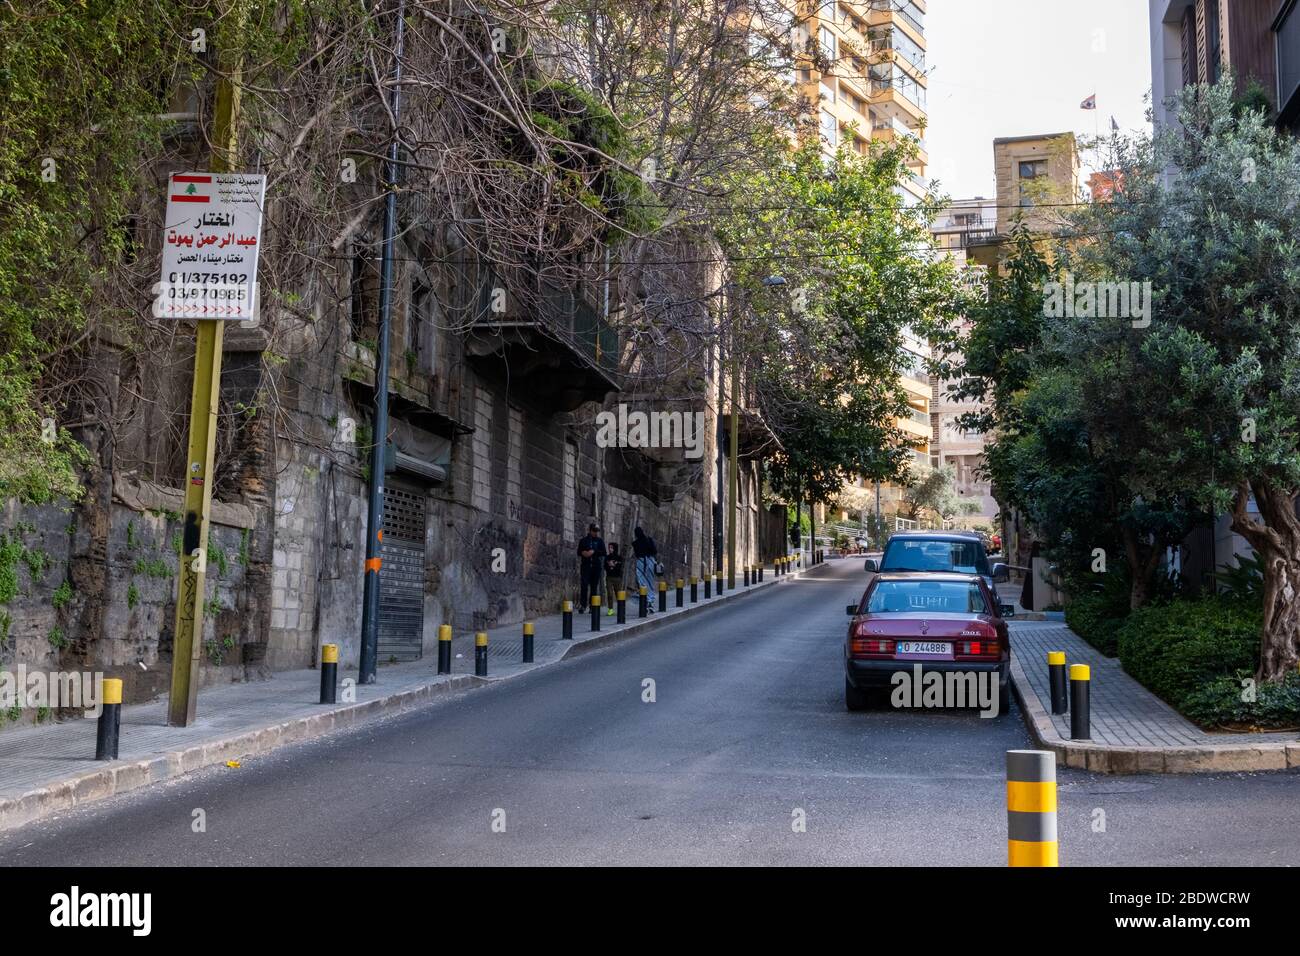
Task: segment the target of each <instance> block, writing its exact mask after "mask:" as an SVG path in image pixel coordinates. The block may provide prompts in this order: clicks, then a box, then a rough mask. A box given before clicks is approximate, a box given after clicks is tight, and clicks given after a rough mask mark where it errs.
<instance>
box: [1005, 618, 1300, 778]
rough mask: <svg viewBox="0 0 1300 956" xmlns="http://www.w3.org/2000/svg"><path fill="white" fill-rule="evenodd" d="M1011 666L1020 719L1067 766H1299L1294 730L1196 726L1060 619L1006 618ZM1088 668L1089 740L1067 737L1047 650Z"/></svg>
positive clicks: (1121, 769)
mask: <svg viewBox="0 0 1300 956" xmlns="http://www.w3.org/2000/svg"><path fill="white" fill-rule="evenodd" d="M1010 627H1011V647H1012V662H1011V674H1012V679H1013V681H1014V682H1015V687H1016V691H1017V694H1018V696H1019V697H1020V700H1021V706H1022V710H1023V712H1024V715H1025V723H1026V724H1027V725H1028V726H1029V730H1030V732H1031V733H1032V734H1033V735H1034V736H1035V737H1036V738H1037V740H1038V742H1039V744H1040V745H1041V746H1044V747H1047V748H1049V749H1052V750H1055V751H1056V753H1057V757H1058V760H1059V761H1060V762H1062V763H1065V764H1067V765H1068V766H1072V767H1086V768H1087V769H1089V770H1099V771H1103V772H1112V773H1133V772H1139V771H1142V772H1146V771H1151V772H1163V773H1190V772H1197V771H1223V770H1285V769H1287V768H1291V767H1300V734H1297V733H1260V734H1234V733H1212V732H1208V731H1205V730H1202V729H1201V728H1199V727H1197V726H1196V725H1195V724H1193V723H1192V722H1191V721H1189V720H1187V719H1186V718H1185V717H1183V716H1182V715H1181V714H1179V713H1178V712H1177V711H1175V710H1174V709H1173V708H1172V707H1170V706H1169V705H1168V704H1166V703H1165V702H1164V701H1163V700H1161V699H1160V698H1159V697H1157V696H1156V695H1155V694H1153V693H1151V692H1150V691H1149V690H1147V689H1146V688H1145V687H1143V686H1142V685H1141V684H1139V683H1138V682H1137V681H1136V680H1134V679H1133V678H1132V677H1130V676H1129V675H1128V674H1127V673H1125V672H1124V669H1123V668H1122V667H1121V666H1120V662H1119V659H1118V658H1114V657H1106V656H1105V655H1104V654H1102V653H1101V652H1100V651H1098V650H1097V649H1096V648H1094V647H1093V646H1092V645H1091V644H1089V643H1088V642H1087V641H1085V640H1083V639H1082V638H1081V637H1079V636H1078V635H1077V634H1075V633H1074V632H1073V631H1071V630H1070V629H1069V628H1068V627H1066V626H1065V625H1064V624H1061V623H1058V622H1051V621H1049V622H1014V621H1013V622H1012V623H1011V624H1010ZM1049 651H1064V652H1065V659H1066V663H1067V664H1087V665H1088V666H1089V667H1090V668H1091V676H1092V686H1091V688H1090V704H1091V706H1090V710H1091V724H1092V727H1091V733H1092V739H1091V740H1090V741H1074V740H1071V739H1070V716H1069V714H1068V713H1066V714H1059V715H1054V714H1052V713H1051V704H1050V702H1051V691H1050V688H1049V686H1048V671H1047V653H1048V652H1049Z"/></svg>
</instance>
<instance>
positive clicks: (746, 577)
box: [744, 564, 749, 587]
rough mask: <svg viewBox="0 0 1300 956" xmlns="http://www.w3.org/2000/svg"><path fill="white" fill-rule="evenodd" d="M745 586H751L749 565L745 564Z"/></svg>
mask: <svg viewBox="0 0 1300 956" xmlns="http://www.w3.org/2000/svg"><path fill="white" fill-rule="evenodd" d="M744 580H745V587H749V565H748V564H747V565H745V578H744Z"/></svg>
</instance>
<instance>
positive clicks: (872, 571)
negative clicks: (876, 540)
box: [867, 558, 880, 574]
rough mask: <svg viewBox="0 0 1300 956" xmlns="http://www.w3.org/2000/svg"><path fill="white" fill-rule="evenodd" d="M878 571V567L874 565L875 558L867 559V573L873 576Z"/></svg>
mask: <svg viewBox="0 0 1300 956" xmlns="http://www.w3.org/2000/svg"><path fill="white" fill-rule="evenodd" d="M879 570H880V565H878V564H876V559H875V558H867V573H868V574H875V573H876V572H877V571H879Z"/></svg>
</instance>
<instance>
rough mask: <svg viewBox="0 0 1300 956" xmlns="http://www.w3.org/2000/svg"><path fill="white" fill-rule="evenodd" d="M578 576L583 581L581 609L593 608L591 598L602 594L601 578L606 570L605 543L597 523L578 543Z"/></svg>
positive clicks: (579, 603)
mask: <svg viewBox="0 0 1300 956" xmlns="http://www.w3.org/2000/svg"><path fill="white" fill-rule="evenodd" d="M578 557H579V558H580V559H581V560H580V561H579V564H578V576H579V577H580V578H581V579H582V598H581V599H580V600H579V602H578V607H579V609H582V608H587V607H590V606H591V596H592V595H593V594H599V593H600V576H601V574H602V573H603V572H604V568H605V541H604V539H603V538H601V536H600V527H599V526H598V525H596V524H595V523H593V524H590V525H588V526H587V536H586V537H585V538H583V539H582V540H581V541H579V542H578Z"/></svg>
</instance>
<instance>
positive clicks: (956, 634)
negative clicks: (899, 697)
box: [844, 571, 1011, 714]
mask: <svg viewBox="0 0 1300 956" xmlns="http://www.w3.org/2000/svg"><path fill="white" fill-rule="evenodd" d="M847 611H848V613H849V615H850V616H851V617H852V618H853V621H852V622H851V623H850V624H849V633H848V637H847V639H846V640H845V642H844V705H845V706H846V707H847V708H848V709H849V710H863V709H865V708H866V707H867V706H868V705H869V704H871V702H872V697H873V696H880V697H885V696H888V694H889V692H890V689H891V688H893V687H895V686H897V683H898V682H901V681H903V680H904V679H906V680H911V679H912V678H913V676H914V675H915V676H916V677H920V678H925V675H928V674H931V673H938V674H940V675H941V677H942V678H943V679H944V680H946V681H947V682H948V684H949V686H952V683H953V680H954V679H956V678H962V679H963V680H964V679H966V675H972V674H973V675H975V678H976V679H977V680H979V681H983V682H984V684H985V686H989V683H990V682H992V681H996V683H997V696H998V713H1000V714H1005V713H1006V712H1007V710H1008V709H1009V704H1010V699H1009V693H1008V690H1009V685H1008V680H1009V673H1008V672H1009V670H1010V667H1011V643H1010V638H1009V635H1008V631H1007V623H1006V621H1004V620H1003V619H1002V617H1001V615H1000V613H999V610H998V601H997V598H996V596H995V595H994V594H993V593H992V591H990V590H989V586H988V584H986V583H985V581H984V579H983V578H982V577H981V576H980V575H978V574H957V573H934V572H922V573H916V572H907V571H885V572H882V573H880V574H877V575H876V576H875V578H873V579H872V581H871V583H870V584H869V585H868V586H867V589H866V591H865V592H864V593H863V595H862V600H861V601H859V602H858V603H857V604H850V605H849V606H848V608H847ZM900 673H901V674H906V675H907V677H906V678H903V677H899V678H896V677H895V675H898V674H900ZM948 675H952V677H951V678H949V676H948ZM980 675H986V676H980ZM931 683H934V682H933V681H931Z"/></svg>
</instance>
